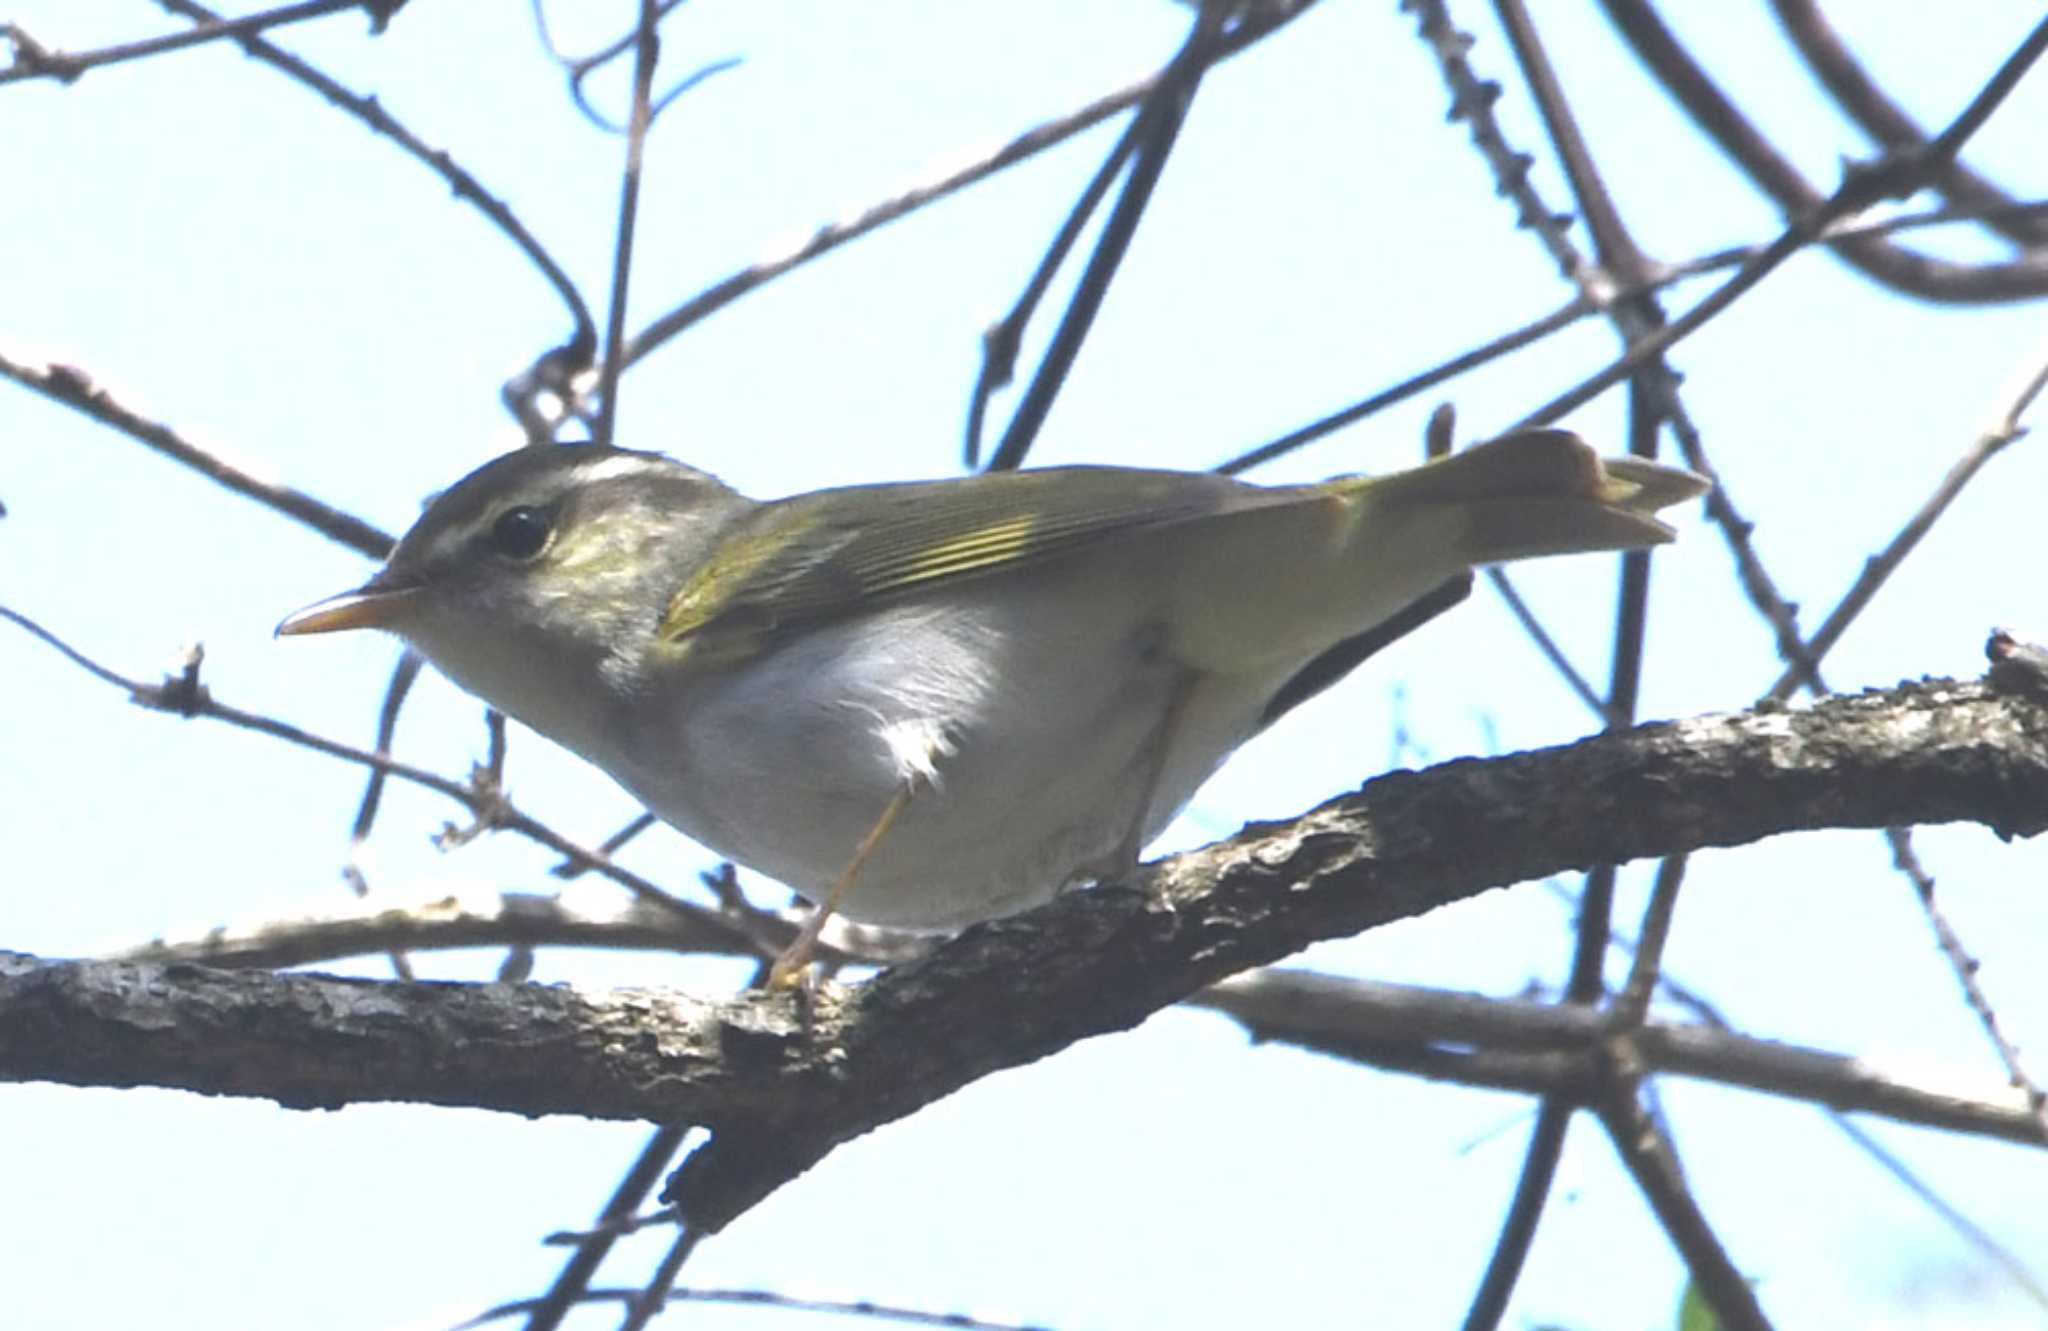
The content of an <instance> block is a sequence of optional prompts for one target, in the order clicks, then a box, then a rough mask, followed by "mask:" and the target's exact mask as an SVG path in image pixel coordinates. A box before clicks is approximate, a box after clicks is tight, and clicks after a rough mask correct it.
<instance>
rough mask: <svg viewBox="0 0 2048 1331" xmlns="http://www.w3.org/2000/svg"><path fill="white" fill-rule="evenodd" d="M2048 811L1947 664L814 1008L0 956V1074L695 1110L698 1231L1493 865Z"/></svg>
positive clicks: (1271, 843) (1640, 738) (580, 1108)
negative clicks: (870, 1137) (973, 1088)
mask: <svg viewBox="0 0 2048 1331" xmlns="http://www.w3.org/2000/svg"><path fill="white" fill-rule="evenodd" d="M1955 821H1969V822H1977V823H1982V824H1984V825H1986V826H1988V827H1990V828H1992V829H1993V830H1994V831H1996V832H1998V833H1999V834H2000V835H2007V836H2010V835H2030V834H2033V833H2035V832H2038V831H2040V830H2042V829H2043V828H2044V827H2048V706H2044V705H2043V704H2042V703H2041V702H2040V701H2038V700H2035V699H2033V698H2031V697H2025V696H2020V695H2016V694H2012V695H2009V694H2006V693H2002V692H2000V691H1998V690H1995V689H1993V688H1991V687H1988V686H1986V685H1982V684H1975V683H1955V682H1947V681H1937V682H1930V683H1921V684H1911V685H1905V686H1901V687H1900V688H1897V689H1893V690H1889V691H1886V692H1879V693H1869V694H1865V695H1862V696H1859V697H1852V698H1838V699H1831V700H1829V701H1827V702H1825V703H1822V704H1819V705H1817V706H1815V707H1813V708H1812V709H1810V710H1805V711H1792V710H1785V709H1778V708H1769V709H1764V710H1760V711H1756V712H1749V713H1743V714H1739V715H1734V716H1721V717H1703V718H1696V719H1692V720H1686V721H1679V722H1673V723H1667V724H1662V725H1653V726H1645V727H1641V728H1639V729H1636V730H1632V731H1626V732H1619V733H1615V734H1609V735H1603V736H1600V737H1597V738H1594V739H1589V740H1585V741H1582V742H1580V743H1578V744H1573V745H1568V746H1564V747H1560V748H1553V749H1544V750H1538V751H1534V752H1530V753H1522V754H1515V755H1511V756H1509V757H1505V758H1499V759H1492V760H1486V761H1479V760H1469V759H1468V760H1461V761H1458V762H1452V763H1447V764H1443V765H1441V766H1438V767H1435V768H1431V769H1429V770H1427V771H1423V772H1398V773H1392V774H1389V775H1387V776H1384V777H1381V778H1379V779H1378V780H1376V781H1373V782H1371V783H1369V784H1368V785H1367V786H1366V787H1365V788H1364V789H1363V790H1361V791H1360V792H1358V793H1357V794H1355V795H1351V796H1347V797H1345V798H1342V799H1338V800H1333V801H1331V802H1330V803H1328V804H1326V805H1324V806H1322V807H1321V808H1318V809H1316V810H1314V811H1312V812H1310V813H1308V814H1306V815H1304V816H1303V817H1301V818H1300V819H1297V820H1295V821H1293V822H1291V823H1285V824H1277V825H1274V824H1267V825H1255V826H1252V827H1249V828H1247V829H1246V830H1245V831H1244V832H1243V833H1241V834H1240V835H1239V836H1237V837H1234V838H1232V839H1231V840H1228V841H1225V842H1221V843H1218V844H1216V845H1214V846H1210V847H1206V848H1204V849H1202V850H1198V851H1192V852H1189V853H1187V854H1184V855H1178V856H1175V857H1172V858H1170V859H1167V860H1164V861H1161V862H1159V863H1158V864H1155V865H1152V866H1149V867H1148V868H1147V869H1146V870H1144V871H1143V872H1142V873H1141V874H1140V875H1139V876H1138V877H1137V878H1136V879H1135V880H1134V882H1133V884H1132V886H1133V887H1136V888H1140V889H1143V890H1142V891H1117V890H1098V891H1088V892H1078V893H1073V894H1070V895H1069V896H1067V897H1066V898H1064V899H1062V900H1060V901H1058V902H1055V903H1053V904H1052V905H1050V906H1047V907H1045V908H1043V909H1040V910H1037V911H1033V912H1029V913H1027V914H1025V915H1022V916H1017V917H1013V918H1011V919H1008V920H999V921H995V922H992V923H989V924H985V925H981V926H978V927H976V928H973V929H970V930H968V931H967V932H965V933H964V934H962V935H961V936H960V937H959V938H957V939H955V940H953V941H952V942H951V943H949V944H947V945H945V946H943V947H941V948H939V949H937V950H936V951H935V952H934V953H933V954H932V955H931V956H929V957H927V958H925V959H923V960H921V961H916V962H911V963H908V964H905V965H903V966H899V967H897V968H896V969H894V970H891V971H888V972H885V973H883V974H882V975H881V976H879V977H877V978H876V979H875V980H874V981H872V982H871V983H868V984H865V985H862V986H860V987H858V988H856V989H852V990H849V991H843V992H839V991H833V992H828V993H827V994H826V995H824V996H822V997H821V998H820V999H818V1000H817V1001H816V1002H815V1004H814V1006H813V1010H812V1011H811V1012H809V1013H808V1014H805V1013H801V1012H799V1010H798V1007H797V1004H796V1002H795V1000H793V999H791V998H789V997H786V996H776V997H767V996H760V995H754V996H749V997H744V998H740V999H736V1000H732V1001H727V1002H707V1001H703V1000H700V999H694V998H690V997H688V996H686V995H680V994H672V993H654V992H620V993H615V994H606V995H593V994H581V993H577V992H574V991H571V990H567V989H555V988H539V987H526V986H513V985H489V984H486V985H458V984H396V983H389V982H372V981H359V980H340V979H331V978H326V977H321V976H310V975H284V976H280V975H265V974H246V973H234V974H230V973H224V972H218V971H212V970H207V969H203V968H200V967H194V966H180V965H172V966H160V965H147V964H135V963H112V962H75V963H73V962H44V961H39V960H36V959H34V958H27V957H19V956H16V957H11V958H8V959H6V960H5V961H4V963H0V1078H6V1079H11V1080H29V1079H37V1080H47V1081H56V1082H64V1083H68V1084H73V1085H89V1086H136V1085H161V1086H175V1087H181V1088H185V1089H189V1090H195V1091H203V1092H211V1093H216V1094H237V1095H257V1096H264V1097H268V1098H271V1099H275V1100H278V1101H279V1102H281V1103H284V1104H288V1105H294V1106H315V1105H320V1106H325V1105H339V1104H346V1103H351V1102H354V1101H363V1100H408V1101H422V1102H426V1103H431V1104H445V1105H467V1106H476V1107H483V1108H492V1109H500V1110H505V1111H508V1112H512V1113H522V1114H546V1113H573V1114H581V1115H586V1116H590V1117H599V1118H633V1119H646V1120H650V1121H654V1122H669V1123H674V1122H691V1123H699V1124H703V1125H705V1126H707V1127H709V1128H711V1129H712V1132H713V1137H712V1140H711V1141H710V1143H709V1144H707V1145H706V1146H705V1147H704V1148H703V1149H701V1150H700V1151H698V1153H697V1154H696V1155H695V1156H693V1157H692V1158H691V1159H690V1160H689V1161H688V1162H687V1163H686V1164H685V1165H684V1167H683V1169H682V1171H681V1172H680V1173H679V1174H678V1176H677V1178H676V1180H674V1181H673V1182H672V1184H671V1188H670V1196H671V1197H673V1198H674V1199H676V1200H679V1201H680V1202H681V1204H682V1207H683V1210H684V1213H685V1216H686V1219H687V1220H688V1221H689V1222H690V1223H691V1224H693V1225H700V1226H703V1227H705V1228H709V1229H715V1228H717V1227H718V1226H720V1225H722V1224H724V1223H725V1222H727V1221H729V1220H730V1219H732V1218H733V1217H734V1216H736V1215H738V1214H740V1213H741V1212H742V1211H744V1210H746V1209H747V1208H748V1207H749V1206H751V1205H752V1204H753V1203H754V1202H756V1201H758V1200H759V1199H760V1198H761V1197H763V1196H766V1195H767V1194H768V1193H769V1192H770V1191H773V1190H774V1189H775V1188H776V1187H778V1186H780V1185H781V1184H782V1183H783V1182H786V1181H787V1180H788V1179H790V1178H793V1177H795V1176H796V1175H797V1174H799V1173H801V1172H802V1171H803V1170H804V1169H806V1168H808V1167H809V1166H810V1165H811V1164H812V1163H815V1162H816V1161H817V1160H818V1159H820V1158H822V1157H823V1156H824V1155H825V1154H826V1153H828V1152H829V1151H830V1150H831V1149H832V1148H833V1147H834V1146H836V1145H837V1144H838V1143H840V1142H842V1141H845V1140H847V1139H849V1138H851V1137H854V1136H857V1135H859V1134H861V1133H863V1132H866V1131H867V1130H869V1129H870V1128H872V1127H875V1126H877V1125H878V1124H881V1123H885V1122H888V1121H890V1120H892V1119H896V1118H900V1117H902V1116H904V1115H906V1114H909V1113H911V1112H913V1111H914V1110H916V1109H918V1108H919V1107H921V1106H923V1105H925V1104H927V1103H930V1102H931V1101H933V1100H935V1099H938V1098H939V1097H941V1096H944V1095H946V1094H949V1093H950V1092H952V1091H954V1090H957V1089H959V1088H960V1087H961V1086H964V1085H966V1084H968V1083H969V1082H971V1081H974V1080H976V1079H977V1078H979V1077H981V1076H984V1075H986V1074H988V1073H990V1072H994V1071H998V1070H1000V1069H1003V1068H1008V1067H1015V1066H1018V1065H1020V1064H1024V1063H1028V1062H1031V1061H1033V1060H1035V1059H1038V1058H1041V1057H1044V1056H1045V1055H1047V1054H1050V1053H1053V1052H1055V1051H1057V1050H1059V1049H1061V1048H1064V1047H1065V1046H1067V1045H1069V1044H1072V1043H1073V1042H1075V1041H1076V1040H1080V1039H1083V1038H1086V1037H1087V1036H1090V1035H1099V1034H1104V1033H1107V1032H1110V1031H1117V1030H1123V1029H1126V1028H1128V1027H1131V1026H1134V1025H1136V1024H1137V1023H1138V1022H1140V1021H1142V1020H1144V1019H1145V1017H1146V1016H1148V1015H1149V1014H1150V1013H1152V1012H1153V1011H1155V1010H1157V1009H1158V1008H1160V1007H1162V1006H1164V1005H1166V1004H1168V1003H1171V1002H1175V1001H1178V1000H1179V999H1181V998H1185V997H1186V996H1188V995H1189V994H1191V993H1193V992H1195V991H1196V990H1198V989H1200V988H1202V987H1204V986H1206V985H1208V984H1211V983H1213V982H1214V981H1216V980H1219V979H1221V978H1223V977H1224V976H1226V975H1230V974H1233V973H1235V972H1237V971H1240V970H1244V969H1247V968H1249V967H1252V966H1256V965H1261V964H1264V963H1266V962H1270V961H1273V960H1276V959H1278V958H1279V957H1282V956H1286V955H1288V954H1290V953H1292V952H1294V951H1296V950H1298V949H1299V948H1301V947H1303V946H1305V945H1306V944H1308V943H1310V942H1314V941H1316V940H1318V939H1324V938H1334V937H1341V936H1344V935H1347V934H1351V933H1355V932H1357V931H1359V930H1361V929H1365V928H1369V927H1371V926H1373V925H1376V924H1383V923H1386V922H1388V921H1390V920H1395V919H1401V918H1404V917H1407V916H1412V915H1417V914H1420V913H1422V912H1424V911H1427V910H1430V909H1432V908H1434V907H1436V906H1439V905H1442V904H1445V903H1447V902H1450V901H1454V900H1459V899H1462V898H1465V897H1470V896H1474V895H1477V894H1478V893H1480V892H1482V891H1485V890H1486V889H1488V888H1491V887H1497V886H1502V885H1505V884H1508V883H1513V882H1519V881H1523V880H1525V879H1532V878H1541V877H1543V876H1545V875H1548V874H1553V873H1557V872H1560V871H1563V870H1567V869H1572V868H1578V867H1582V866H1584V865H1587V864H1593V863H1601V862H1610V861H1625V860H1630V859H1637V858H1641V857H1644V856H1650V855H1661V854H1668V853H1671V852H1674V851H1679V850H1693V849H1699V848H1703V847H1709V846H1730V845H1739V844H1743V843H1746V842H1750V841H1754V840H1758V839H1760V838H1762V837H1766V836H1771V835H1774V834H1777V833H1781V832H1789V831H1797V830H1801V829H1808V828H1820V827H1886V826H1893V825H1898V824H1906V823H1927V822H1955Z"/></svg>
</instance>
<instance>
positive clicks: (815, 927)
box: [768, 781, 917, 989]
mask: <svg viewBox="0 0 2048 1331" xmlns="http://www.w3.org/2000/svg"><path fill="white" fill-rule="evenodd" d="M916 793H917V784H916V783H915V782H911V781H907V782H905V783H904V784H903V787H902V789H900V790H898V791H897V792H896V793H895V795H893V796H892V797H890V800H889V805H888V807H887V808H885V809H883V810H882V816H881V817H880V818H878V819H876V820H875V825H874V827H873V828H872V829H871V830H870V831H869V832H868V834H867V835H866V836H865V837H862V838H861V843H860V848H859V849H858V850H856V851H854V852H853V860H852V862H851V863H849V864H848V865H847V866H846V868H845V869H843V870H841V871H840V874H839V877H838V878H837V879H835V880H833V883H832V890H831V891H830V892H827V893H826V894H825V899H824V900H823V901H822V902H820V903H818V908H817V909H816V910H814V911H812V912H811V918H809V919H808V920H805V921H804V927H803V928H802V929H800V930H798V931H797V936H796V939H795V941H793V942H792V943H790V945H789V946H788V947H787V948H785V949H783V952H782V955H781V956H779V957H777V958H776V959H775V964H774V965H773V966H771V967H769V969H768V987H769V988H770V989H788V988H791V987H793V986H795V985H796V984H797V983H798V982H799V981H800V980H801V979H802V978H803V974H804V971H805V970H807V969H808V968H809V967H810V964H811V960H812V958H813V957H815V956H816V955H817V951H818V937H819V935H821V934H823V933H824V931H825V922H826V921H827V920H829V919H831V918H832V916H833V913H834V912H836V911H837V910H838V909H839V903H840V902H841V901H843V900H845V899H846V891H847V889H848V888H850V887H852V886H853V882H854V880H855V879H856V878H858V877H860V870H861V866H862V865H864V864H866V863H867V862H868V857H869V856H871V855H873V854H874V853H875V847H877V846H879V845H881V844H882V838H883V837H885V836H887V835H888V834H889V829H890V828H891V827H893V826H894V825H895V823H896V820H897V819H898V818H901V817H902V816H903V811H904V810H905V809H907V808H909V807H910V797H911V796H912V795H914V794H916Z"/></svg>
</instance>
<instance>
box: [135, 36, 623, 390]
mask: <svg viewBox="0 0 2048 1331" xmlns="http://www.w3.org/2000/svg"><path fill="white" fill-rule="evenodd" d="M157 3H158V4H160V5H162V6H163V7H164V8H165V9H167V10H169V11H170V12H172V13H174V14H179V15H182V16H184V17H186V18H189V19H193V20H196V21H198V22H200V23H202V24H203V23H210V22H217V21H218V19H219V16H218V15H216V14H215V13H214V12H213V11H212V10H210V9H208V8H206V7H205V6H204V5H199V4H194V3H192V0H157ZM394 8H395V6H394ZM237 40H238V41H239V42H240V44H241V47H242V49H243V50H244V51H246V52H248V53H249V55H251V56H253V57H254V58H256V59H258V60H261V61H262V62H263V63H265V64H267V65H269V66H270V67H271V68H273V69H276V70H278V71H279V72H281V73H283V74H284V75H285V76H286V77H287V78H290V79H292V80H294V81H295V82H298V83H300V84H303V85H304V86H306V87H307V88H310V89H312V90H313V91H314V92H316V93H318V94H320V96H322V97H323V98H325V99H326V100H327V101H328V102H329V103H330V104H332V105H333V106H335V107H338V108H339V109H340V110H342V111H344V112H346V113H348V114H349V115H352V116H354V117H355V118H356V119H358V120H360V121H362V122H363V124H365V125H366V126H368V127H369V128H370V130H371V132H373V133H376V134H382V135H383V136H384V137H386V138H388V139H390V140H391V141H392V142H393V143H395V144H397V145H398V146H399V148H400V149H401V150H402V151H404V153H405V154H406V155H407V156H408V157H411V158H412V159H413V160H414V161H416V162H418V163H420V164H421V165H422V166H424V167H426V168H427V169H428V170H430V171H432V172H434V173H435V174H436V175H438V176H440V177H441V178H442V179H443V180H445V181H447V182H448V185H449V188H450V189H452V190H453V191H454V192H455V197H456V198H458V199H461V200H462V201H463V202H465V203H468V204H469V205H470V206H471V207H473V208H475V209H476V210H477V211H478V212H480V213H482V214H483V215H484V217H485V218H486V219H487V220H489V221H490V223H491V224H492V225H493V226H495V227H497V229H498V230H499V231H500V232H501V233H502V234H503V235H504V236H505V238H506V239H508V240H510V241H511V242H512V243H513V244H514V245H516V246H517V247H518V248H519V251H520V253H522V254H524V255H525V256H526V257H527V260H528V261H529V262H531V263H532V264H533V266H534V267H535V268H537V269H539V270H540V274H541V276H542V277H544V278H546V279H547V282H548V285H549V286H551V287H553V288H554V290H555V294H556V295H557V296H559V297H561V300H562V304H563V305H565V306H566V307H567V308H568V311H569V318H570V320H571V322H572V323H573V324H574V329H573V331H572V332H571V333H570V336H569V340H568V341H567V342H565V343H564V344H563V345H562V346H561V347H559V348H556V350H555V353H553V354H556V355H565V356H567V357H568V358H569V359H571V360H572V361H580V363H581V364H582V365H584V366H587V365H589V363H590V359H591V357H592V356H593V355H594V354H595V353H596V350H597V325H596V323H595V322H593V321H592V319H591V317H590V309H589V307H588V306H586V305H585V304H584V303H583V296H582V294H581V293H580V292H578V291H577V290H576V284H575V283H574V282H572V281H570V280H569V274H568V273H567V272H565V271H563V268H562V266H561V264H559V263H557V262H556V261H555V257H554V255H552V254H550V253H548V251H547V249H546V247H544V246H543V245H542V244H541V243H540V241H539V240H538V239H536V238H535V236H534V235H533V233H532V232H531V231H528V230H527V229H526V224H525V223H523V222H521V221H520V220H519V217H518V215H517V214H515V213H514V212H513V211H512V209H511V206H510V205H508V204H507V203H506V202H505V201H504V200H502V199H500V198H499V197H498V196H497V195H495V194H493V193H491V192H490V190H488V189H486V188H485V187H484V185H483V182H482V181H480V180H478V179H477V178H476V177H475V176H474V175H471V174H470V173H469V172H468V171H467V170H466V169H464V168H463V167H462V165H461V164H460V163H458V162H457V161H456V160H455V159H454V158H453V157H452V156H450V155H449V154H448V153H447V151H446V150H443V149H436V148H429V147H428V146H427V145H426V143H425V141H423V140H422V139H421V138H420V137H419V136H418V135H416V134H414V133H413V132H412V131H411V130H410V129H408V128H406V126H405V125H404V123H403V122H401V121H400V120H399V119H398V118H397V117H396V116H393V115H392V114H391V113H390V112H389V111H387V110H385V109H384V106H383V104H382V103H381V102H379V101H378V100H377V99H376V98H375V97H369V96H365V95H363V94H361V93H357V92H352V91H350V90H349V89H348V88H346V87H344V86H342V84H341V83H340V82H338V81H337V80H335V79H333V78H331V77H329V76H328V75H327V74H325V73H323V72H321V71H320V70H318V69H315V68H314V67H313V66H312V65H311V64H309V63H307V62H306V61H304V60H302V59H300V58H299V57H298V56H296V55H293V54H292V53H291V52H289V51H287V50H285V49H284V48H283V47H280V46H277V45H276V44H274V43H271V42H267V41H265V40H263V39H262V38H261V37H259V36H257V35H255V34H254V33H245V34H242V35H240V36H239V37H238V38H237Z"/></svg>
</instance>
